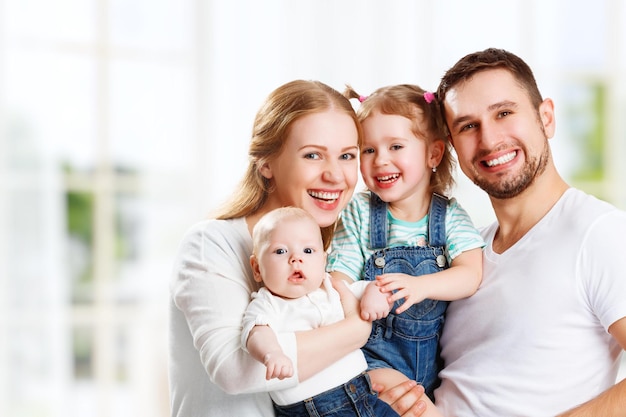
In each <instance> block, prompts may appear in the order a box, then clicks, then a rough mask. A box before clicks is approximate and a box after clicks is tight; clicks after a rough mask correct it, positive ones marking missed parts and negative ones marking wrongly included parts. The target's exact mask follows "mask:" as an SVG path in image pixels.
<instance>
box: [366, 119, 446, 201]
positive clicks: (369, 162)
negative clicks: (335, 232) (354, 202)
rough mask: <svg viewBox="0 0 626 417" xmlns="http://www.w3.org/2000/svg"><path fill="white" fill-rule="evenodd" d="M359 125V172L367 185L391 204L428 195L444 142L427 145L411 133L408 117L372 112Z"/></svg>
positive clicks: (423, 139)
mask: <svg viewBox="0 0 626 417" xmlns="http://www.w3.org/2000/svg"><path fill="white" fill-rule="evenodd" d="M361 124H362V126H363V146H362V147H361V174H362V176H363V181H364V182H365V184H366V185H367V188H368V189H369V190H370V191H372V192H374V193H376V194H378V196H380V198H381V199H382V200H383V201H386V202H388V203H390V204H392V205H394V204H395V205H400V204H402V203H403V202H406V203H409V204H411V203H412V202H414V201H415V200H416V199H423V198H424V196H425V195H427V194H429V190H430V175H431V173H432V167H433V166H437V164H438V163H439V161H440V160H441V155H442V152H443V147H442V145H443V143H442V142H440V141H437V142H435V143H434V144H432V145H428V144H427V141H426V139H425V138H421V137H417V136H416V135H415V134H414V133H413V131H412V129H411V126H412V122H411V120H409V119H407V118H406V117H403V116H399V115H394V114H382V113H380V112H373V113H372V114H371V115H370V116H368V117H367V118H366V119H365V120H363V122H362V123H361ZM417 207H419V206H417Z"/></svg>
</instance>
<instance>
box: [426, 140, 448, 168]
mask: <svg viewBox="0 0 626 417" xmlns="http://www.w3.org/2000/svg"><path fill="white" fill-rule="evenodd" d="M445 150H446V144H445V142H444V141H442V140H436V141H434V142H433V143H431V144H430V146H429V152H430V156H429V158H428V164H429V168H433V167H436V166H437V165H439V164H440V163H441V159H442V158H443V153H444V152H445Z"/></svg>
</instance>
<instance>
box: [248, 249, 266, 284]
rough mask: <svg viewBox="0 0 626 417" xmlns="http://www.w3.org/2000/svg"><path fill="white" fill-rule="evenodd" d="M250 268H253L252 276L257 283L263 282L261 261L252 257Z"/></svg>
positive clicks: (254, 256)
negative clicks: (260, 267) (260, 268)
mask: <svg viewBox="0 0 626 417" xmlns="http://www.w3.org/2000/svg"><path fill="white" fill-rule="evenodd" d="M250 266H251V267H252V275H253V277H254V280H255V281H256V282H263V278H262V277H261V271H260V270H259V261H258V259H257V258H256V255H250Z"/></svg>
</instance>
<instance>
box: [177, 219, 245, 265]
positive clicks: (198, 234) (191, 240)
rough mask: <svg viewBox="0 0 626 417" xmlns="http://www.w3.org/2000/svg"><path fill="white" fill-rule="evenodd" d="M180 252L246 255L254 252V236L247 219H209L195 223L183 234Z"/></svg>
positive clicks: (200, 254)
mask: <svg viewBox="0 0 626 417" xmlns="http://www.w3.org/2000/svg"><path fill="white" fill-rule="evenodd" d="M179 251H180V252H197V253H198V255H197V256H199V257H201V258H205V257H208V256H210V255H211V254H213V255H216V254H229V255H230V254H236V255H237V256H239V255H245V256H246V257H247V256H249V254H250V253H252V237H251V236H250V233H249V232H248V227H247V225H246V222H245V219H243V218H238V219H232V220H216V219H207V220H203V221H200V222H198V223H195V224H194V225H193V226H191V227H190V228H189V229H188V230H187V231H186V232H185V233H184V235H183V238H182V239H181V242H180V249H179Z"/></svg>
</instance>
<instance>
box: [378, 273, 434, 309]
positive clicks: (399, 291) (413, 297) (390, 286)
mask: <svg viewBox="0 0 626 417" xmlns="http://www.w3.org/2000/svg"><path fill="white" fill-rule="evenodd" d="M424 284H425V281H424V280H423V279H422V277H421V276H412V275H407V274H401V273H391V274H383V275H378V276H377V277H376V285H377V286H378V287H379V288H380V290H381V291H382V292H385V293H389V294H390V295H389V297H388V298H387V300H388V301H389V303H391V304H393V303H395V302H396V301H398V300H404V301H403V303H402V305H401V306H400V307H398V308H397V309H396V311H395V313H396V314H400V313H402V312H403V311H406V310H407V309H408V308H409V307H411V306H412V305H414V304H417V303H419V302H421V301H424V300H425V299H426V298H427V295H426V290H427V288H422V287H423V285H424ZM393 291H395V292H394V293H393V294H392V292H393Z"/></svg>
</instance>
